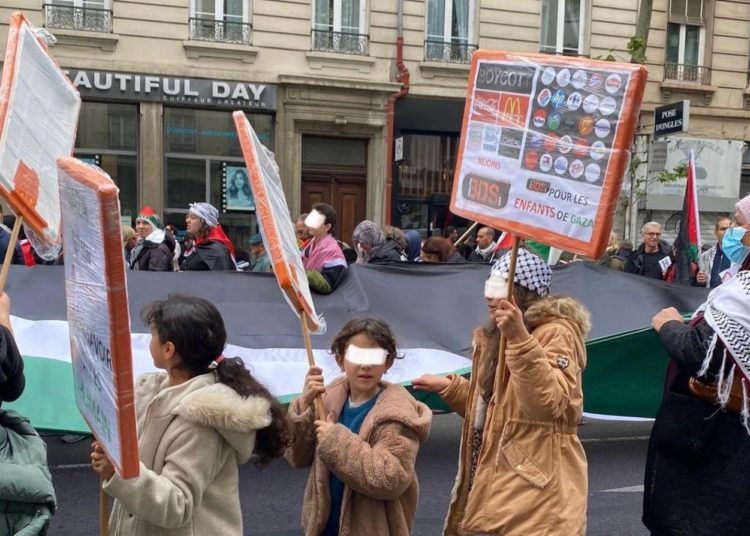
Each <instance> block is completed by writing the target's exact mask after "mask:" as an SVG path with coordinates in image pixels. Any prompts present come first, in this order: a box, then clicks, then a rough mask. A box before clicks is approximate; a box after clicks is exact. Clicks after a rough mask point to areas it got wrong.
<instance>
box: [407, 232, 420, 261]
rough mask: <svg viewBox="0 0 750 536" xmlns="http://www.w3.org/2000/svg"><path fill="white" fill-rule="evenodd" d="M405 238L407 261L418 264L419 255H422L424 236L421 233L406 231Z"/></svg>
mask: <svg viewBox="0 0 750 536" xmlns="http://www.w3.org/2000/svg"><path fill="white" fill-rule="evenodd" d="M404 238H406V250H405V251H404V253H405V254H406V260H407V261H411V262H416V261H418V260H419V255H420V253H422V235H420V234H419V231H414V230H411V231H405V232H404Z"/></svg>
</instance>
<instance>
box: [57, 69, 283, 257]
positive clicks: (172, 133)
mask: <svg viewBox="0 0 750 536" xmlns="http://www.w3.org/2000/svg"><path fill="white" fill-rule="evenodd" d="M68 74H69V76H70V78H71V80H73V82H74V83H75V84H76V86H77V87H78V89H79V91H80V93H81V97H82V99H83V106H82V111H81V116H80V121H79V127H78V138H77V141H76V150H75V154H76V156H78V157H79V158H82V159H84V160H85V161H88V162H91V163H95V164H97V165H99V166H100V167H102V169H104V171H106V172H107V173H109V174H110V176H111V177H112V179H113V180H114V181H115V183H116V184H117V186H118V187H119V188H120V204H121V209H122V214H123V224H125V223H128V224H130V225H132V224H133V223H134V221H133V219H134V217H135V216H136V215H137V213H138V210H139V208H140V207H141V206H143V205H149V206H151V207H153V208H154V209H155V210H156V211H157V212H159V213H160V214H162V215H163V220H164V223H165V224H166V223H171V224H173V225H175V226H176V227H177V228H178V229H184V226H185V215H186V214H187V211H188V207H189V204H190V203H194V202H198V201H206V202H209V203H211V204H212V205H214V206H215V207H217V208H218V209H219V210H220V212H221V218H220V221H221V223H222V225H223V226H224V227H225V228H226V230H227V234H228V235H229V237H230V239H231V240H232V241H233V242H234V243H235V244H236V245H237V247H246V243H247V240H248V239H249V237H250V236H251V235H252V234H253V233H255V232H257V218H256V217H255V204H254V200H253V199H252V193H251V192H250V191H249V188H248V187H247V186H246V185H247V181H246V176H247V171H246V169H245V166H244V162H243V158H242V152H241V150H240V146H239V142H238V139H237V133H236V131H235V128H234V122H233V120H232V111H234V110H237V109H241V110H244V111H245V113H246V114H247V117H248V120H249V121H250V123H251V124H252V125H253V127H254V128H255V130H256V132H257V134H258V137H259V138H260V141H261V142H262V143H263V144H264V145H265V146H266V147H268V148H269V149H271V150H273V148H274V139H275V112H276V107H277V92H276V86H273V85H266V84H256V83H247V82H238V81H228V80H208V79H198V78H184V77H169V76H160V75H146V74H135V73H121V72H109V71H88V70H75V69H70V70H68Z"/></svg>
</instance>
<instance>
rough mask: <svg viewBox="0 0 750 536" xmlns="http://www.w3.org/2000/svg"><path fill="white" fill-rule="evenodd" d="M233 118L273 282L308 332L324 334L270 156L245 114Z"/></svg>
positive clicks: (272, 159) (275, 169) (237, 112)
mask: <svg viewBox="0 0 750 536" xmlns="http://www.w3.org/2000/svg"><path fill="white" fill-rule="evenodd" d="M232 116H233V117H234V126H235V128H236V129H237V135H238V137H239V140H240V147H241V148H242V154H243V156H244V157H245V165H246V166H247V171H248V175H249V181H250V187H251V188H252V190H253V197H254V198H255V209H256V212H257V214H258V223H259V225H260V229H261V235H262V236H263V245H264V246H265V248H266V252H267V254H268V256H269V257H270V259H271V264H272V265H273V273H274V275H275V276H276V281H278V283H279V286H280V287H281V290H282V291H283V292H284V297H285V298H286V300H287V302H288V303H289V306H290V307H291V308H292V311H294V312H295V313H296V314H297V315H298V316H299V315H300V314H302V313H303V312H304V313H305V314H306V315H307V325H308V327H309V328H310V331H311V332H313V333H324V332H325V329H326V324H325V320H324V319H323V317H322V316H319V315H318V314H317V313H316V312H315V305H314V304H313V300H312V295H311V294H310V285H309V283H308V281H307V274H306V272H305V268H304V266H303V265H302V257H301V255H300V252H299V247H298V246H297V237H296V235H295V234H294V225H293V224H292V220H291V216H290V213H289V207H288V206H287V204H286V197H285V196H284V188H283V187H282V185H281V177H280V175H279V168H278V166H277V165H276V161H275V160H274V157H273V153H271V151H269V150H268V149H266V148H265V147H264V146H263V144H261V143H260V140H258V136H257V135H256V134H255V130H253V127H252V126H251V125H250V122H249V121H248V120H247V116H246V115H245V113H244V112H242V111H236V112H234V114H232Z"/></svg>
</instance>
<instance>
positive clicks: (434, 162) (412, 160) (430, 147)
mask: <svg viewBox="0 0 750 536" xmlns="http://www.w3.org/2000/svg"><path fill="white" fill-rule="evenodd" d="M458 142H459V138H458V136H456V135H445V134H444V135H432V134H406V135H405V136H404V154H405V155H407V159H406V160H404V161H403V162H401V163H400V164H399V165H398V194H397V207H396V208H397V210H398V216H397V218H399V219H395V220H394V221H395V222H396V223H395V225H398V226H400V227H401V228H403V229H421V230H428V229H432V228H434V227H435V226H436V222H435V221H433V220H434V216H435V214H437V210H436V209H435V207H431V205H432V204H434V202H435V200H437V199H440V198H445V199H450V194H451V191H452V190H453V174H454V172H455V169H456V155H457V153H458ZM443 205H444V206H447V203H443V204H442V205H441V206H443ZM443 212H444V211H443Z"/></svg>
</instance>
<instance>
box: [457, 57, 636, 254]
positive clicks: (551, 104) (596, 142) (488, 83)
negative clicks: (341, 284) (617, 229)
mask: <svg viewBox="0 0 750 536" xmlns="http://www.w3.org/2000/svg"><path fill="white" fill-rule="evenodd" d="M647 76H648V72H647V70H646V68H645V67H643V66H641V65H634V64H629V63H615V62H606V61H594V60H589V59H586V58H570V57H565V56H550V55H545V54H517V53H509V52H494V51H487V50H478V51H477V52H475V53H474V54H473V56H472V62H471V71H470V73H469V86H468V90H467V98H466V107H465V110H464V119H463V126H462V129H461V141H460V144H459V150H458V158H457V164H456V172H455V177H454V181H453V194H452V196H451V211H452V212H453V213H455V214H457V215H459V216H463V217H465V218H469V219H472V220H477V221H481V222H483V223H485V224H487V225H491V226H493V227H496V228H498V229H502V230H503V231H508V232H510V233H512V234H514V235H517V236H521V237H525V238H529V239H532V240H536V241H539V242H542V243H545V244H548V245H551V246H555V247H558V248H561V249H563V250H566V251H570V252H574V253H579V254H581V255H587V256H590V257H598V256H599V255H601V253H602V252H603V251H604V249H605V248H606V245H607V241H608V240H609V233H610V231H611V228H612V214H613V212H614V209H615V207H616V203H617V198H618V196H619V193H620V188H621V185H622V180H623V176H624V174H625V173H626V171H627V167H628V163H629V160H630V146H631V143H632V140H633V136H634V133H635V125H636V122H637V120H638V114H639V110H640V106H641V101H642V100H643V92H644V89H645V85H646V79H647Z"/></svg>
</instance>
